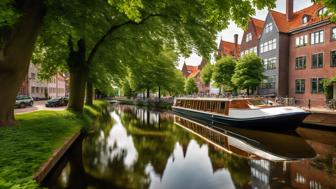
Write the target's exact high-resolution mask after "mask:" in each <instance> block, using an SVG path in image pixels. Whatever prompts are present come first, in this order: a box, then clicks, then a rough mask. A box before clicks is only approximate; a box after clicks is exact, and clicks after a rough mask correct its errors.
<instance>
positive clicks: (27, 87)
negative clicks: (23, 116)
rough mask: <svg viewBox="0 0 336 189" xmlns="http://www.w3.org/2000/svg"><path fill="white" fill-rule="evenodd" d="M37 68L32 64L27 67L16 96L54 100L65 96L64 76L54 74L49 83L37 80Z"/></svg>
mask: <svg viewBox="0 0 336 189" xmlns="http://www.w3.org/2000/svg"><path fill="white" fill-rule="evenodd" d="M38 71H39V68H38V67H37V66H35V65H34V64H30V65H29V69H28V74H27V76H26V79H25V80H24V82H23V84H22V86H21V88H20V90H19V93H18V95H27V96H31V97H33V98H49V97H51V98H54V97H62V96H65V95H66V76H65V75H64V74H56V75H55V76H53V77H52V78H51V79H50V80H49V81H41V80H39V79H38V78H37V75H38Z"/></svg>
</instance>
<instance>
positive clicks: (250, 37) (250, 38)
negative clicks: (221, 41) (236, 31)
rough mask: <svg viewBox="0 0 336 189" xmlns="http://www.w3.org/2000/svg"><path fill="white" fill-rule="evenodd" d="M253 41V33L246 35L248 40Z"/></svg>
mask: <svg viewBox="0 0 336 189" xmlns="http://www.w3.org/2000/svg"><path fill="white" fill-rule="evenodd" d="M249 41H252V33H248V34H247V35H246V42H249Z"/></svg>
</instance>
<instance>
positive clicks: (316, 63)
mask: <svg viewBox="0 0 336 189" xmlns="http://www.w3.org/2000/svg"><path fill="white" fill-rule="evenodd" d="M312 68H323V53H318V54H313V55H312Z"/></svg>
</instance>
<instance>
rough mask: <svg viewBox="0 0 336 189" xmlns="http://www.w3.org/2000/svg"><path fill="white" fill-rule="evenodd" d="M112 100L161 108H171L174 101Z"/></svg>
mask: <svg viewBox="0 0 336 189" xmlns="http://www.w3.org/2000/svg"><path fill="white" fill-rule="evenodd" d="M110 102H115V103H119V104H125V105H135V106H143V107H149V108H159V109H166V110H170V109H171V107H172V105H173V101H172V100H170V101H167V100H164V99H162V100H161V101H158V100H147V99H124V98H123V99H114V100H111V101H110Z"/></svg>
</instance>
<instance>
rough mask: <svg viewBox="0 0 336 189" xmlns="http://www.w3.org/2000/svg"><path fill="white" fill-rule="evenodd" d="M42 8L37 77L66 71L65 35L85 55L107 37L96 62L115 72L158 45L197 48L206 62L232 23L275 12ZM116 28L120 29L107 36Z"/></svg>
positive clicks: (235, 6) (253, 1)
mask: <svg viewBox="0 0 336 189" xmlns="http://www.w3.org/2000/svg"><path fill="white" fill-rule="evenodd" d="M46 6H47V14H46V17H45V21H44V23H45V24H44V28H43V30H42V33H41V36H40V39H39V43H38V48H37V49H36V52H35V59H37V60H39V61H35V62H36V63H43V65H44V66H43V70H44V72H43V74H42V75H41V77H44V78H45V77H50V76H51V75H53V74H54V73H55V72H58V71H64V69H66V64H65V60H66V58H67V55H68V48H67V42H68V39H69V36H72V40H73V42H74V43H76V41H77V40H78V39H80V38H83V39H85V41H86V42H87V45H86V46H87V56H89V55H90V53H92V50H93V48H94V47H95V45H97V43H98V42H99V40H100V39H102V37H103V36H104V35H106V34H108V35H107V36H106V37H105V41H104V43H103V44H102V45H101V46H99V50H98V51H97V55H96V56H94V57H95V59H94V62H98V63H100V64H105V65H108V64H114V66H113V67H114V68H117V67H118V66H119V65H120V64H122V65H126V64H128V65H134V64H137V63H138V62H139V61H146V59H147V57H148V55H150V56H151V55H153V54H155V53H158V52H160V51H161V48H160V47H159V46H162V43H164V44H170V45H172V46H173V48H174V49H175V50H177V52H178V53H182V54H184V55H187V54H190V53H191V50H192V49H195V50H196V51H197V52H198V53H199V54H201V55H203V56H204V57H206V56H208V54H209V53H210V52H212V51H213V50H214V49H215V48H216V44H215V39H216V34H217V32H218V31H220V30H222V29H224V28H226V27H227V26H228V24H229V20H230V19H232V20H233V21H235V22H236V23H237V24H238V25H240V26H243V25H246V24H247V22H248V20H249V18H250V16H251V15H254V13H255V10H254V7H255V6H256V7H258V8H264V7H266V6H268V7H274V0H250V1H241V2H239V3H237V1H234V0H228V1H224V2H222V1H217V0H210V1H209V0H200V1H196V2H193V3H192V5H191V4H190V2H189V1H185V0H181V1H166V0H159V1H156V2H153V1H150V0H123V1H116V0H108V1H106V0H95V1H93V0H90V1H82V0H74V1H71V2H62V3H59V2H58V1H53V0H49V1H47V3H46ZM64 10H67V11H64ZM199 10H202V11H199ZM115 26H120V27H118V29H116V30H113V32H111V33H108V31H109V30H110V28H112V27H115ZM125 34H127V35H125ZM139 36H141V38H139ZM98 54H99V55H98ZM135 54H136V55H137V56H134V55H135ZM97 57H98V58H97ZM99 57H103V58H99ZM108 70H109V69H108ZM114 71H115V70H112V72H114ZM104 74H106V73H104ZM93 78H96V77H93Z"/></svg>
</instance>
